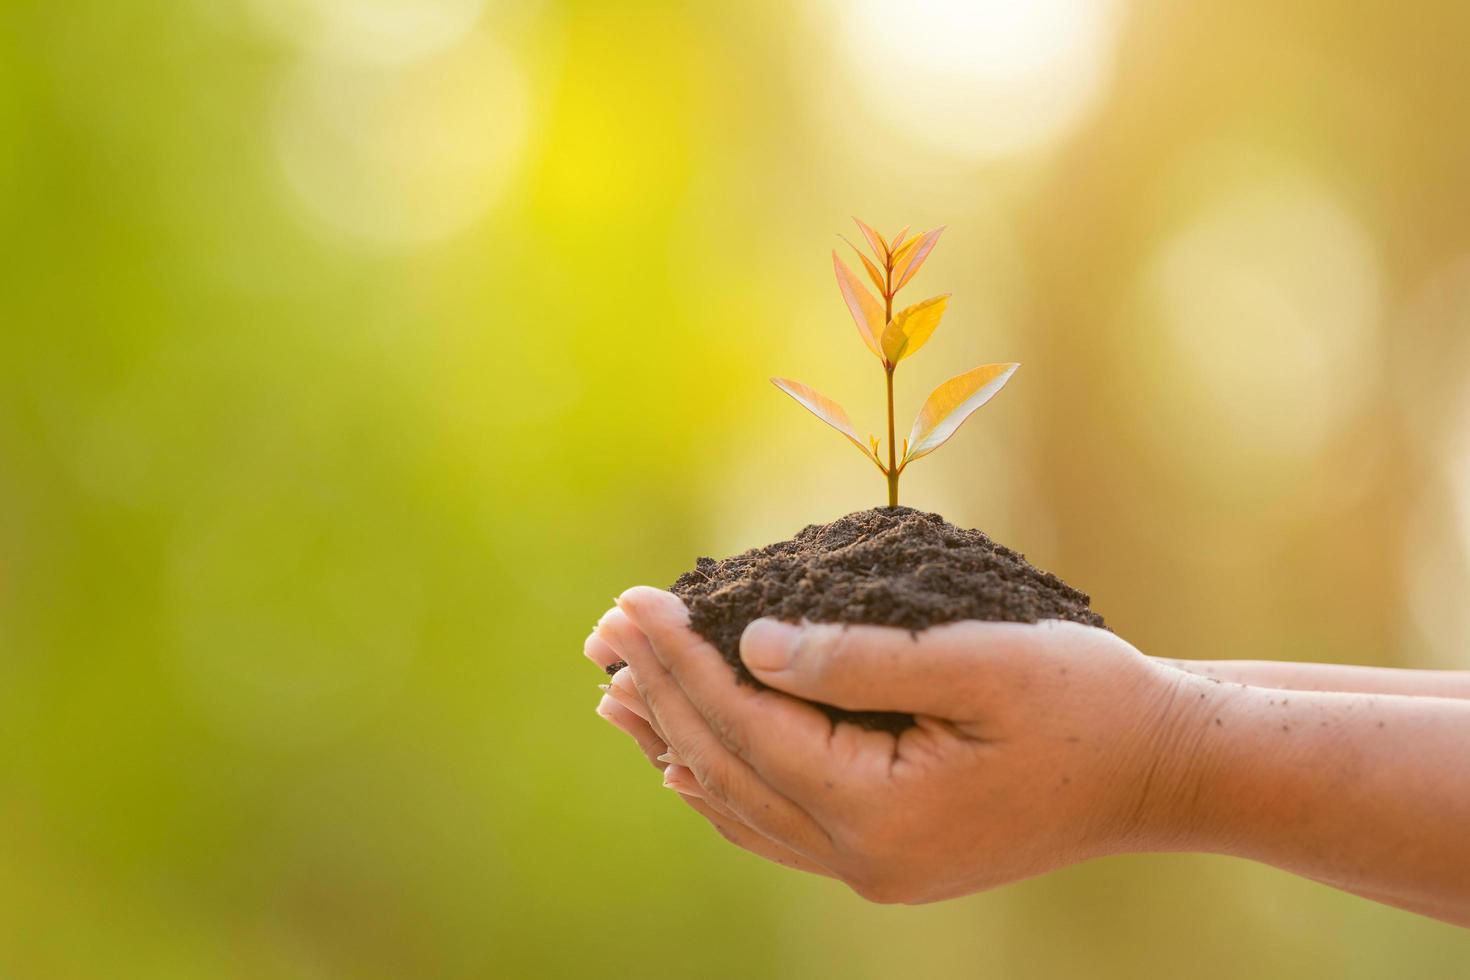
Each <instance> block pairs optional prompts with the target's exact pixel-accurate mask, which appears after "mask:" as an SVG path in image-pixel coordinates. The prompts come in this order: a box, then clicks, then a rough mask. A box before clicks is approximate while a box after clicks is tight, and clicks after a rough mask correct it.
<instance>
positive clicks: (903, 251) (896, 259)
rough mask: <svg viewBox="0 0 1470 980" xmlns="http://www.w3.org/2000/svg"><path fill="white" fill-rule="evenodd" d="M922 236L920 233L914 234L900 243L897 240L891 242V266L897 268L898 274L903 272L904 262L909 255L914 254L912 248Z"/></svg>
mask: <svg viewBox="0 0 1470 980" xmlns="http://www.w3.org/2000/svg"><path fill="white" fill-rule="evenodd" d="M922 238H923V236H922V235H915V236H914V237H913V238H910V239H909V240H908V241H906V242H904V243H903V244H902V245H900V244H899V243H898V242H897V241H895V242H894V243H893V267H894V268H895V269H898V270H899V272H900V274H902V272H903V269H904V264H905V263H906V262H908V260H909V256H911V255H913V254H914V249H915V247H917V246H918V244H919V241H920V240H921V239H922Z"/></svg>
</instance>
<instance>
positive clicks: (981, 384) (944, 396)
mask: <svg viewBox="0 0 1470 980" xmlns="http://www.w3.org/2000/svg"><path fill="white" fill-rule="evenodd" d="M1020 366H1021V365H1019V364H983V365H981V366H980V367H977V368H974V369H973V370H970V371H966V372H965V373H964V374H961V375H958V376H956V377H953V378H950V379H949V380H948V381H946V382H945V383H944V384H942V385H940V386H939V387H938V388H935V389H934V392H933V394H931V395H930V396H929V397H928V398H927V399H925V400H924V407H923V408H921V409H919V417H918V418H916V419H914V428H913V431H911V432H910V433H909V448H908V451H907V452H905V453H904V454H903V465H904V466H907V465H908V464H909V463H912V462H913V461H914V460H916V459H918V458H919V457H921V456H927V455H929V454H930V453H932V452H933V451H934V450H936V449H938V448H939V447H940V446H942V445H944V442H945V440H947V439H948V438H949V437H950V436H952V435H954V434H955V430H956V429H958V428H959V427H960V423H962V422H964V421H965V419H967V418H969V417H970V414H971V413H972V412H974V411H975V409H977V408H979V407H980V406H981V405H984V404H985V403H986V402H988V401H990V399H992V398H994V397H995V393H996V392H998V391H1000V389H1001V388H1003V387H1005V383H1006V382H1007V381H1009V380H1011V375H1013V374H1015V373H1016V368H1018V367H1020Z"/></svg>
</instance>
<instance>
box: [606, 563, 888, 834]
mask: <svg viewBox="0 0 1470 980" xmlns="http://www.w3.org/2000/svg"><path fill="white" fill-rule="evenodd" d="M618 605H619V608H621V609H622V610H623V611H624V612H626V613H627V614H628V617H629V618H630V619H632V620H633V622H634V624H635V625H636V626H638V628H639V629H640V630H642V632H643V634H644V635H645V636H646V637H647V638H648V640H649V643H650V645H651V646H652V648H653V652H654V654H655V656H657V657H658V659H659V662H660V663H661V664H662V665H663V666H664V668H665V669H666V670H668V672H669V673H670V674H671V675H672V676H673V678H674V680H675V682H677V683H678V685H679V687H680V688H681V689H683V692H684V694H685V695H686V696H687V697H688V698H689V701H690V702H691V703H692V704H693V705H694V707H695V708H696V709H698V711H699V713H700V714H701V715H703V716H704V719H705V721H706V722H707V723H708V724H709V726H710V728H711V729H712V730H713V731H714V732H715V733H716V735H718V736H719V738H720V741H721V742H722V743H723V744H724V745H725V746H726V747H728V748H730V749H731V750H732V751H734V752H735V753H736V754H737V755H739V756H740V758H742V759H743V760H745V761H746V762H747V763H749V764H750V765H751V766H752V767H753V768H754V769H755V770H756V772H757V773H759V774H760V775H761V777H762V778H763V779H765V780H766V781H767V782H768V783H770V784H771V785H772V786H773V787H775V788H776V789H777V790H779V791H780V792H781V793H783V794H785V795H786V796H788V797H790V798H792V799H793V800H795V801H796V802H797V803H798V804H799V805H801V806H802V807H803V808H805V809H807V810H808V811H809V812H816V810H815V809H813V805H814V804H815V805H816V809H820V808H821V804H822V801H823V800H827V799H830V798H831V797H832V796H833V794H834V787H832V786H831V783H832V777H831V774H832V772H833V770H834V769H836V768H840V769H842V770H843V777H844V778H843V780H842V782H843V785H844V788H858V787H861V786H862V785H864V780H863V778H862V777H863V776H864V775H865V774H864V773H863V772H862V771H861V768H859V767H861V765H862V764H863V762H864V760H868V761H869V762H870V763H871V764H872V765H873V766H874V767H875V770H876V767H877V766H878V764H879V763H881V764H882V765H883V766H884V767H886V766H887V764H888V761H889V760H890V759H891V757H892V747H893V740H892V737H891V736H889V735H885V734H883V733H881V732H865V731H861V730H857V729H853V730H852V731H849V730H848V729H850V728H852V726H842V732H841V733H840V734H841V743H842V744H841V746H838V739H837V738H835V737H834V736H835V735H836V734H838V733H835V732H834V730H833V725H832V722H831V720H830V719H829V718H828V717H827V716H826V715H824V714H823V713H822V712H821V711H819V710H818V709H817V708H815V707H813V706H812V705H810V704H808V703H806V702H804V701H799V700H797V699H795V698H792V697H789V696H787V695H785V694H782V693H780V692H778V691H769V690H760V689H758V688H755V687H753V686H751V685H748V684H739V683H737V682H736V680H735V677H734V674H733V672H732V671H731V670H730V665H729V664H727V663H726V662H725V660H724V658H722V657H721V656H720V654H719V651H718V650H716V649H715V648H714V647H713V646H711V645H710V644H709V643H708V642H707V641H705V640H704V639H703V638H702V637H700V636H699V635H698V634H697V633H695V632H694V631H693V630H691V629H690V628H689V612H688V610H687V609H686V608H685V606H684V603H683V602H681V601H680V600H679V599H678V597H676V596H674V595H671V594H670V593H668V592H662V591H660V590H658V589H650V588H646V587H643V588H636V589H629V590H628V591H627V592H624V593H623V594H622V596H620V597H619V599H618ZM868 741H871V742H873V743H874V745H873V746H871V747H870V749H877V750H878V751H867V752H864V751H861V749H860V746H861V743H864V742H868ZM849 743H856V745H853V746H851V748H856V749H858V750H857V751H841V750H842V749H848V748H849ZM834 747H837V748H838V749H839V752H834Z"/></svg>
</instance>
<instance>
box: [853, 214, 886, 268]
mask: <svg viewBox="0 0 1470 980" xmlns="http://www.w3.org/2000/svg"><path fill="white" fill-rule="evenodd" d="M852 220H853V221H856V222H857V226H858V231H861V232H862V233H863V237H864V238H866V239H867V240H868V247H869V248H871V249H872V250H873V255H874V256H875V257H876V258H877V259H878V260H879V261H882V262H887V261H888V243H887V242H885V241H884V240H883V236H882V235H880V234H878V232H876V231H874V230H873V229H872V228H870V227H869V226H868V225H867V224H866V223H865V222H864V221H863V219H862V218H853V219H852Z"/></svg>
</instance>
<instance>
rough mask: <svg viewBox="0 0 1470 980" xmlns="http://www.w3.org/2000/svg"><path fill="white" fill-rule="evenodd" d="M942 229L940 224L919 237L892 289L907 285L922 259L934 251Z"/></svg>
mask: <svg viewBox="0 0 1470 980" xmlns="http://www.w3.org/2000/svg"><path fill="white" fill-rule="evenodd" d="M942 231H944V226H943V225H940V226H939V227H938V228H935V229H934V230H933V231H930V232H925V233H924V236H923V237H922V238H920V239H919V246H918V248H916V249H915V250H914V252H913V254H912V255H910V256H909V260H908V264H907V265H905V266H904V268H903V273H902V274H901V275H900V276H899V277H898V280H897V282H896V283H895V284H894V287H893V288H894V289H900V288H902V287H903V286H906V285H908V281H909V280H910V279H912V278H914V276H915V274H917V273H918V271H919V266H921V265H923V264H924V260H925V259H927V258H928V257H929V253H930V252H932V251H934V244H935V243H936V242H938V241H939V235H940V233H941V232H942Z"/></svg>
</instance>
